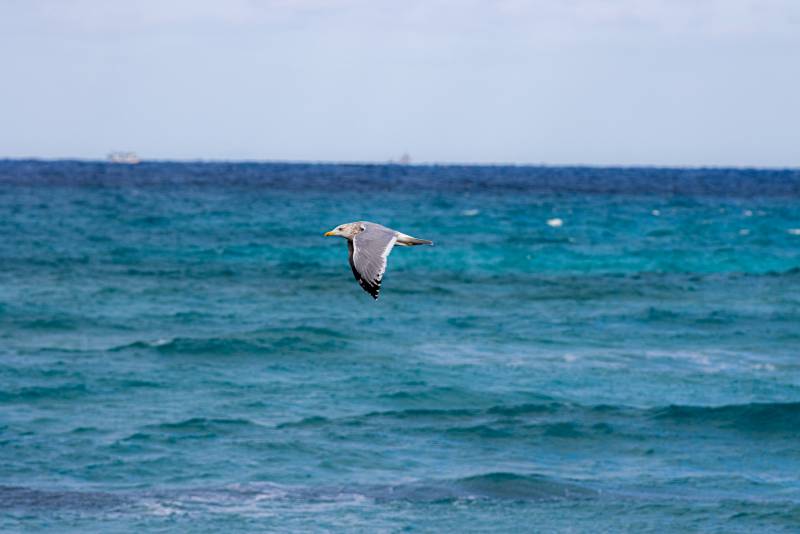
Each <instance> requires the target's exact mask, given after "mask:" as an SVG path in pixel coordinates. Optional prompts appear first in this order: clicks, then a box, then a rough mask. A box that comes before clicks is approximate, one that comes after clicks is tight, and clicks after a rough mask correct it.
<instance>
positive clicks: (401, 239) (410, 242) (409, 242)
mask: <svg viewBox="0 0 800 534" xmlns="http://www.w3.org/2000/svg"><path fill="white" fill-rule="evenodd" d="M397 244H398V245H401V246H404V247H413V246H414V245H433V241H428V240H427V239H417V238H416V237H411V236H410V235H406V234H401V233H399V232H398V234H397Z"/></svg>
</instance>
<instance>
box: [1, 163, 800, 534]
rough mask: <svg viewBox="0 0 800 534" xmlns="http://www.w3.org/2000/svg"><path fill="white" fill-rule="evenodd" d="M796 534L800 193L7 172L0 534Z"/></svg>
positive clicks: (720, 183) (678, 185) (564, 171)
mask: <svg viewBox="0 0 800 534" xmlns="http://www.w3.org/2000/svg"><path fill="white" fill-rule="evenodd" d="M362 219H363V220H369V221H375V222H379V223H381V224H384V225H387V226H390V227H393V228H396V229H398V230H400V231H402V232H405V233H407V234H411V235H414V236H417V237H421V238H425V239H431V240H433V241H434V242H435V246H434V247H413V248H401V247H398V248H396V250H395V251H394V252H393V253H392V254H391V256H390V257H389V268H388V270H387V273H386V276H385V278H384V283H383V287H382V291H381V297H380V299H379V300H377V301H373V299H372V298H371V297H370V296H369V295H367V294H366V293H365V292H363V291H362V290H361V288H360V287H359V286H358V284H357V283H356V281H355V280H354V279H353V276H352V273H351V272H350V267H349V265H348V262H347V247H346V245H345V242H344V241H343V240H341V239H339V238H324V237H323V236H322V234H323V233H324V232H325V231H327V230H330V229H331V228H333V227H334V226H336V225H338V224H341V223H344V222H349V221H355V220H362ZM556 219H558V220H559V221H560V223H561V224H560V225H559V221H556ZM798 530H800V171H797V170H756V169H659V168H592V167H524V166H517V167H514V166H473V167H470V166H425V165H413V166H404V165H356V164H353V165H340V164H300V163H297V164H290V163H177V162H144V163H141V164H139V165H119V164H117V165H114V164H109V163H102V162H81V161H20V160H5V161H0V531H3V532H23V531H24V532H30V531H40V532H54V533H55V532H57V533H62V532H84V533H85V532H146V531H158V532H220V531H225V532H254V531H294V532H298V531H348V532H359V531H360V532H397V531H412V532H442V531H452V532H488V531H498V532H512V531H513V532H518V531H530V532H587V533H589V532H591V533H595V532H621V531H628V532H658V533H664V532H681V533H683V532H690V531H694V532H696V531H703V532H724V533H730V532H747V533H752V532H797V531H798Z"/></svg>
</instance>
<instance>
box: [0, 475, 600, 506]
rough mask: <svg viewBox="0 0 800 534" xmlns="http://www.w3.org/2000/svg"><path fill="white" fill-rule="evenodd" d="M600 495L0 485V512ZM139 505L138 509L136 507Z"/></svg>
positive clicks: (507, 478)
mask: <svg viewBox="0 0 800 534" xmlns="http://www.w3.org/2000/svg"><path fill="white" fill-rule="evenodd" d="M599 495H600V492H598V491H596V490H594V489H591V488H589V487H586V486H582V485H579V484H577V483H573V482H570V481H561V480H558V479H555V478H551V477H547V476H543V475H539V474H521V473H507V472H492V473H483V474H477V475H472V476H466V477H460V478H453V479H438V480H420V481H414V482H405V483H400V484H348V485H319V486H291V485H282V484H273V483H252V484H234V485H230V486H226V487H217V488H213V487H212V488H193V489H186V490H172V491H140V492H137V491H125V492H122V491H121V492H97V491H65V490H49V489H48V490H43V489H34V488H26V487H20V486H0V509H9V508H12V509H13V508H21V509H39V510H41V509H74V510H96V509H102V508H111V509H118V510H119V512H120V513H126V512H127V513H139V507H144V508H145V509H152V508H154V507H157V508H158V509H159V510H165V509H166V510H179V509H181V508H182V507H183V506H185V505H187V504H191V505H192V506H197V505H198V504H200V505H202V504H204V503H205V504H208V505H213V506H214V507H215V508H220V507H223V508H224V507H225V506H241V505H243V504H248V503H255V504H259V505H261V506H263V505H265V504H267V505H268V504H269V503H270V502H275V501H281V502H285V501H289V502H292V503H297V502H332V501H338V502H343V501H344V502H351V501H356V502H363V501H364V500H367V501H371V502H374V503H387V502H398V501H400V502H409V503H446V502H456V501H472V500H486V501H559V500H585V499H592V498H596V497H598V496H599ZM137 505H138V506H137Z"/></svg>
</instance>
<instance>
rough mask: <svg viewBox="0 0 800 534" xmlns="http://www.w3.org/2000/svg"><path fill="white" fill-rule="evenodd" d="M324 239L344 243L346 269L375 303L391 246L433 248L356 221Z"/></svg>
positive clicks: (431, 243)
mask: <svg viewBox="0 0 800 534" xmlns="http://www.w3.org/2000/svg"><path fill="white" fill-rule="evenodd" d="M325 235H326V236H331V235H335V236H339V237H344V238H345V239H347V248H348V249H349V250H350V268H351V269H353V275H354V276H355V277H356V280H358V283H359V284H361V287H362V288H363V289H364V291H366V292H367V293H369V294H370V295H372V298H374V299H375V300H377V299H378V294H379V293H380V292H381V280H382V279H383V273H384V272H386V258H387V257H388V256H389V253H390V252H391V251H392V247H394V246H395V245H401V246H404V247H412V246H414V245H433V241H428V240H427V239H417V238H416V237H411V236H410V235H406V234H404V233H402V232H398V231H397V230H392V229H391V228H386V227H385V226H381V225H380V224H376V223H372V222H367V221H357V222H351V223H346V224H342V225H340V226H337V227H336V228H334V229H333V230H331V231H330V232H325Z"/></svg>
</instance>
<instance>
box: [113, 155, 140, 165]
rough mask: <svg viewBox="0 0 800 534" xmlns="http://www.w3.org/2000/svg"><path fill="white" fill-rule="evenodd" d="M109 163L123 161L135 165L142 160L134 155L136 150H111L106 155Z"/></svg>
mask: <svg viewBox="0 0 800 534" xmlns="http://www.w3.org/2000/svg"><path fill="white" fill-rule="evenodd" d="M108 161H109V162H110V163H123V164H125V165H136V164H137V163H141V162H142V160H141V159H140V158H139V156H137V155H136V152H111V153H110V154H109V155H108Z"/></svg>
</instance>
